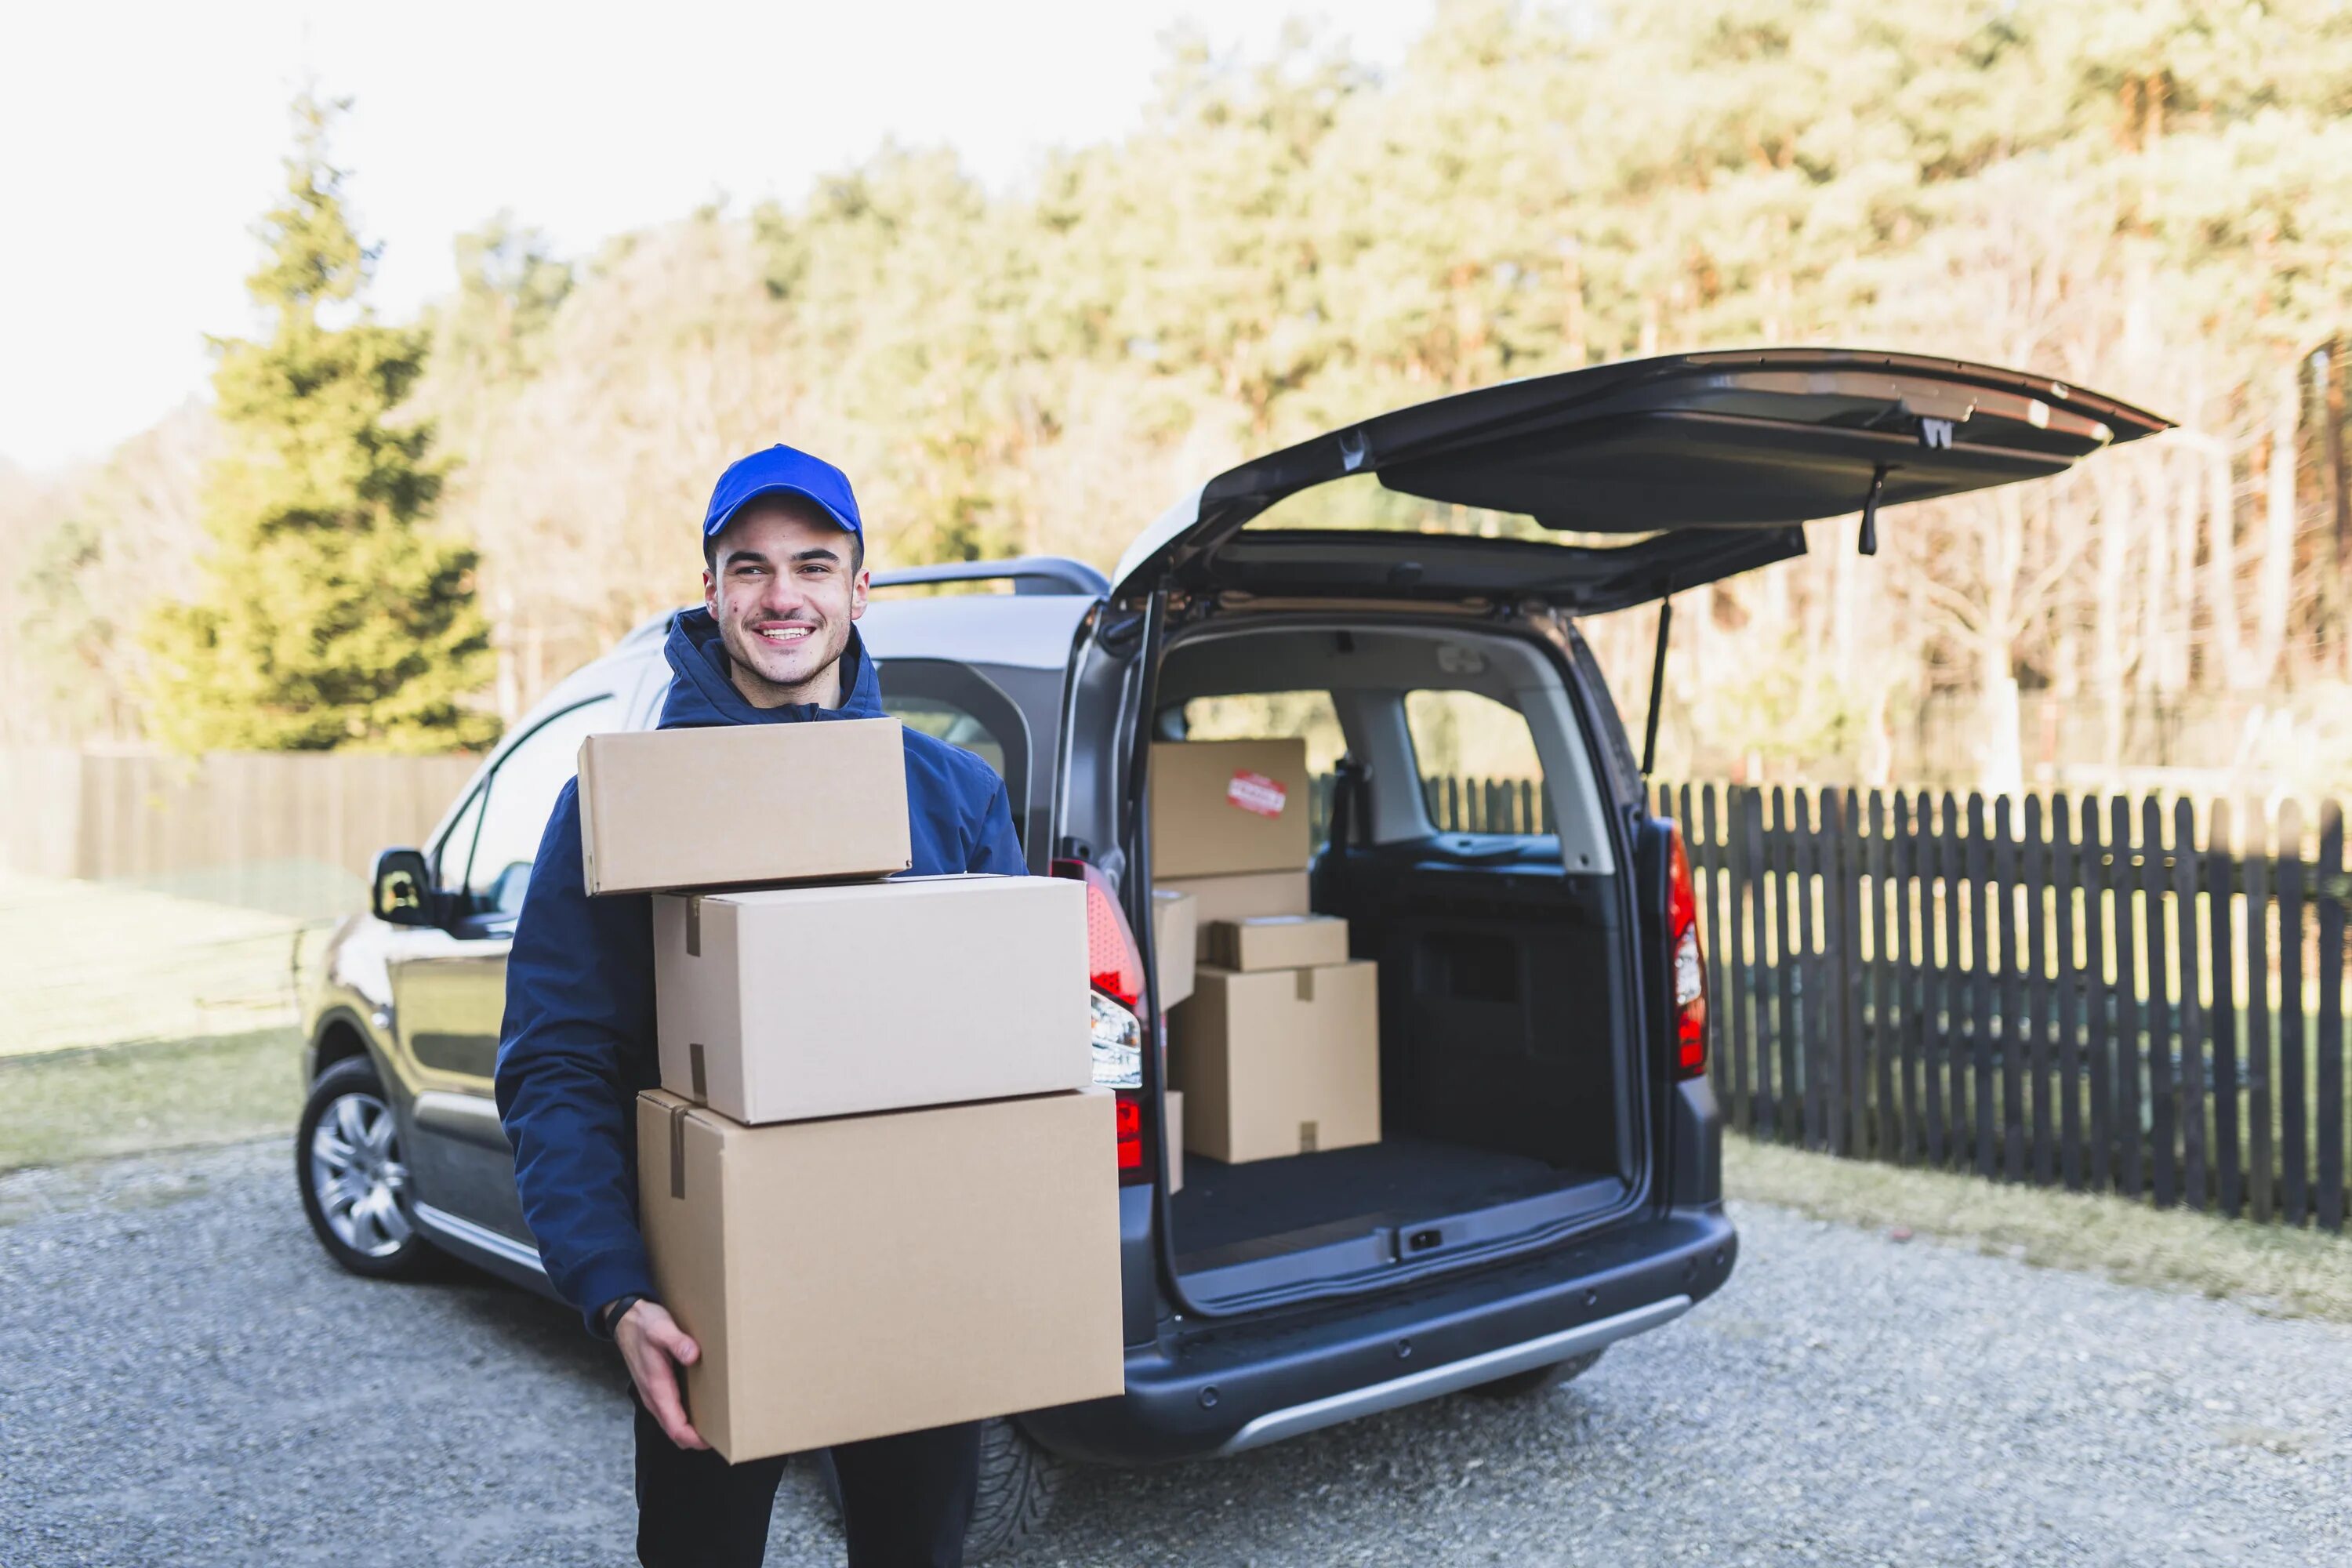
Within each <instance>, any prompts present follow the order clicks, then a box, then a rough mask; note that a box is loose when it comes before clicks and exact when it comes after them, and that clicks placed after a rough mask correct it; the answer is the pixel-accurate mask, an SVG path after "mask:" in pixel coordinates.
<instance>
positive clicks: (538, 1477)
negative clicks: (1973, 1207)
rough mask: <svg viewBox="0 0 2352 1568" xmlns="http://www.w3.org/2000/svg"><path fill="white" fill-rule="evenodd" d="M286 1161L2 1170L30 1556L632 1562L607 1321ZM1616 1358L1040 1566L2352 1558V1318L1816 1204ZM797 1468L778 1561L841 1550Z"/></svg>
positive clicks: (1032, 1559)
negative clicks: (366, 1262) (2207, 1291)
mask: <svg viewBox="0 0 2352 1568" xmlns="http://www.w3.org/2000/svg"><path fill="white" fill-rule="evenodd" d="M290 1167H291V1160H290V1159H289V1156H288V1153H287V1152H286V1151H285V1149H284V1148H283V1147H282V1146H279V1145H277V1144H274V1143H273V1144H268V1145H247V1146H242V1147H237V1148H232V1149H226V1150H216V1151H211V1152H203V1153H196V1154H187V1155H178V1156H171V1157H159V1158H151V1159H144V1160H137V1161H127V1162H122V1163H115V1164H110V1165H102V1166H84V1167H79V1168H76V1169H73V1170H69V1171H61V1172H26V1173H18V1174H16V1175H13V1176H7V1177H0V1564H5V1565H6V1568H20V1565H28V1564H47V1563H106V1564H131V1563H174V1564H178V1563H335V1564H339V1565H342V1564H351V1565H356V1564H372V1563H385V1564H393V1563H399V1564H410V1563H623V1562H625V1561H628V1560H629V1558H628V1555H627V1553H626V1551H625V1542H626V1541H627V1539H628V1533H629V1529H630V1524H631V1513H630V1509H629V1504H628V1492H627V1484H626V1451H627V1447H626V1445H627V1424H626V1420H625V1401H624V1399H623V1397H622V1394H621V1393H620V1385H619V1373H618V1372H617V1366H616V1363H610V1362H608V1361H607V1359H606V1357H607V1353H608V1352H606V1351H605V1350H604V1348H603V1347H601V1346H598V1345H596V1344H594V1343H593V1342H590V1341H589V1340H588V1339H586V1338H585V1337H584V1336H583V1334H582V1333H581V1332H580V1331H579V1328H578V1325H577V1322H576V1321H575V1320H574V1319H572V1316H571V1315H570V1314H569V1313H566V1312H563V1311H562V1310H559V1309H556V1308H553V1307H551V1306H549V1305H548V1304H546V1303H544V1302H541V1301H540V1300H536V1299H534V1298H531V1297H529V1296H526V1295H524V1294H522V1293H521V1292H520V1291H515V1290H510V1289H506V1288H504V1287H502V1286H499V1285H495V1284H491V1283H488V1282H485V1281H483V1280H481V1279H478V1278H473V1277H467V1276H462V1275H460V1276H458V1277H456V1278H453V1279H451V1280H449V1281H447V1282H443V1283H436V1284H427V1285H418V1286H387V1285H378V1284H371V1283H367V1282H364V1281H362V1280H359V1279H352V1278H350V1277H348V1276H346V1275H344V1274H342V1273H341V1272H340V1271H338V1270H337V1269H335V1268H333V1267H331V1265H330V1264H329V1263H328V1262H327V1261H326V1259H325V1258H324V1256H323V1255H322V1254H321V1253H320V1251H319V1249H318V1247H316V1246H315V1245H314V1244H313V1243H312V1241H311V1240H310V1235H309V1233H308V1232H307V1230H306V1229H305V1228H304V1226H303V1223H302V1219H301V1215H300V1212H299V1208H298V1206H297V1203H296V1199H295V1194H294V1186H293V1180H292V1176H291V1173H290ZM1739 1222H1740V1225H1741V1227H1742V1230H1743V1232H1744V1241H1743V1245H1742V1248H1741V1263H1740V1268H1739V1271H1738V1275H1737V1276H1736V1277H1735V1278H1734V1279H1733V1280H1732V1282H1731V1284H1730V1286H1729V1287H1728V1288H1727V1289H1725V1291H1724V1292H1723V1293H1722V1294H1721V1295H1719V1296H1717V1298H1716V1299H1715V1300H1712V1301H1710V1302H1708V1303H1706V1304H1705V1305H1704V1306H1702V1307H1701V1308H1699V1309H1698V1310H1697V1311H1696V1312H1694V1313H1693V1314H1692V1315H1691V1316H1690V1317H1688V1318H1685V1319H1684V1320H1683V1321H1680V1322H1678V1323H1676V1324H1675V1325H1673V1326H1671V1327H1669V1328H1667V1329H1665V1330H1664V1331H1661V1332H1659V1333H1656V1334H1653V1335H1650V1336H1649V1337H1647V1338H1645V1339H1642V1340H1637V1341H1635V1342H1632V1343H1630V1344H1627V1345H1622V1346H1620V1347H1619V1348H1618V1349H1617V1350H1615V1351H1614V1352H1612V1353H1611V1354H1610V1355H1609V1356H1608V1357H1607V1358H1606V1359H1604V1360H1603V1361H1602V1362H1601V1364H1600V1365H1599V1366H1598V1367H1596V1368H1595V1369H1594V1370H1593V1371H1592V1372H1591V1373H1588V1374H1587V1375H1586V1376H1585V1377H1584V1378H1583V1379H1582V1380H1581V1381H1580V1382H1579V1383H1577V1384H1573V1385H1571V1386H1570V1387H1568V1388H1564V1389H1560V1390H1557V1391H1554V1392H1553V1393H1550V1394H1546V1395H1543V1396H1540V1397H1538V1398H1535V1399H1532V1400H1528V1401H1524V1402H1520V1403H1516V1404H1501V1403H1496V1402H1491V1401H1485V1400H1480V1399H1476V1398H1473V1397H1467V1396H1465V1397H1457V1398H1454V1399H1450V1400H1445V1401H1443V1402H1440V1403H1438V1404H1435V1405H1423V1406H1421V1407H1419V1408H1416V1409H1412V1410H1407V1411H1402V1412H1398V1413H1395V1414H1392V1415H1384V1416H1380V1417H1375V1418H1373V1419H1370V1420H1367V1421H1362V1422H1359V1423H1356V1424H1354V1425H1352V1426H1343V1427H1339V1428H1336V1429H1334V1430H1331V1431H1327V1432H1322V1433H1318V1434H1315V1435H1313V1436H1308V1437H1305V1438H1302V1439H1299V1440H1297V1441H1294V1442H1291V1443H1288V1444H1285V1445H1279V1446H1277V1447H1273V1448H1268V1449H1264V1450H1261V1451H1259V1452H1256V1453H1254V1454H1250V1455H1245V1456H1243V1457H1241V1458H1235V1459H1229V1460H1223V1461H1211V1462H1204V1463H1199V1464H1192V1465H1186V1466H1181V1467H1177V1468H1170V1469H1164V1470H1160V1471H1156V1472H1149V1473H1142V1474H1118V1473H1099V1472H1089V1473H1087V1474H1085V1475H1083V1476H1081V1477H1080V1478H1079V1479H1078V1480H1077V1481H1076V1482H1075V1483H1074V1484H1073V1485H1072V1486H1071V1488H1070V1489H1068V1490H1067V1491H1066V1493H1065V1494H1064V1502H1063V1506H1062V1508H1061V1510H1060V1512H1059V1513H1058V1514H1057V1516H1056V1522H1055V1531H1054V1532H1053V1535H1052V1537H1051V1539H1050V1540H1048V1541H1047V1542H1045V1544H1044V1545H1042V1546H1041V1547H1039V1548H1037V1549H1035V1550H1034V1551H1033V1552H1029V1553H1027V1554H1025V1555H1024V1557H1023V1558H1022V1559H1021V1561H1022V1562H1024V1563H1087V1564H1093V1563H1188V1564H1189V1563H1207V1564H1223V1563H1234V1564H1240V1563H1254V1564H1258V1565H1260V1568H1272V1565H1275V1564H1324V1563H1511V1564H1534V1563H1580V1564H1583V1563H1590V1564H1610V1565H1619V1564H1639V1563H1903V1564H1915V1563H1968V1564H1981V1563H2054V1562H2082V1563H2132V1564H2147V1563H2201V1562H2214V1563H2297V1564H2301V1563H2327V1562H2339V1563H2340V1562H2346V1561H2352V1331H2347V1330H2346V1329H2343V1328H2339V1327H2335V1326H2331V1325H2326V1324H2317V1323H2307V1322H2291V1321H2273V1320H2268V1319H2264V1318H2261V1317H2257V1316H2255V1315H2253V1314H2252V1313H2250V1312H2247V1311H2245V1310H2241V1309H2239V1308H2236V1307H2232V1306H2230V1305H2227V1304H2224V1303H2219V1302H2213V1301H2207V1300H2200V1299H2198V1298H2194V1297H2189V1296H2182V1295H2169V1294H2163V1293H2158V1292H2152V1291H2147V1290H2140V1289H2130V1288H2126V1287H2121V1286H2116V1285H2110V1284H2106V1283H2104V1282H2101V1281H2097V1280H2094V1279H2084V1278H2081V1277H2078V1276H2074V1275H2069V1274H2063V1273H2056V1272H2050V1271H2045V1270H2040V1269H2034V1268H2027V1267H2026V1266H2024V1265H2022V1264H2017V1263H2011V1262H2008V1261H2005V1260H2002V1259H1997V1258H1981V1257H1978V1256H1975V1255H1973V1254H1968V1253H1962V1252H1958V1251H1956V1250H1952V1249H1948V1248H1945V1247H1937V1246H1935V1245H1932V1244H1929V1243H1927V1242H1913V1243H1909V1244H1907V1245H1905V1244H1898V1243H1896V1242H1894V1241H1891V1240H1888V1239H1886V1238H1885V1237H1879V1236H1874V1235H1871V1234H1868V1233H1864V1232H1860V1231H1854V1230H1846V1229H1839V1228H1834V1227H1831V1226H1823V1225H1819V1224H1815V1223H1813V1222H1811V1221H1807V1220H1804V1219H1801V1218H1798V1217H1795V1216H1793V1215H1789V1214H1786V1213H1784V1212H1781V1211H1778V1210H1773V1209H1769V1208H1764V1207H1760V1206H1756V1205H1748V1206H1746V1207H1744V1208H1742V1209H1741V1210H1740V1213H1739ZM839 1550H840V1548H839V1539H838V1537H837V1536H836V1535H835V1533H834V1531H833V1530H832V1527H831V1525H830V1524H829V1522H827V1521H826V1520H825V1518H824V1512H823V1510H822V1508H821V1506H820V1500H819V1498H818V1495H817V1492H816V1489H815V1483H814V1478H813V1477H812V1476H810V1475H808V1474H806V1473H795V1474H793V1476H791V1477H790V1478H788V1479H787V1481H786V1483H785V1488H784V1491H783V1493H782V1497H781V1498H780V1499H779V1500H778V1505H777V1515H776V1530H775V1537H774V1542H773V1546H772V1551H771V1553H770V1558H769V1561H770V1562H771V1563H779V1564H799V1563H837V1562H838V1561H839Z"/></svg>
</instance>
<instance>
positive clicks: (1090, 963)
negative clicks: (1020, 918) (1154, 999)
mask: <svg viewBox="0 0 2352 1568" xmlns="http://www.w3.org/2000/svg"><path fill="white" fill-rule="evenodd" d="M1054 875H1055V876H1056V877H1067V878H1069V879H1072V880H1074V881H1079V882H1084V883H1085V884H1086V885H1087V978H1088V979H1090V980H1091V981H1092V982H1093V983H1094V988H1095V989H1096V990H1097V991H1099V992H1101V993H1102V994H1104V995H1106V996H1114V997H1117V998H1118V1002H1119V1004H1120V1005H1122V1006H1124V1007H1126V1008H1128V1009H1129V1010H1130V1011H1140V1010H1141V1008H1142V1006H1143V955H1142V954H1141V953H1139V952H1137V951H1136V947H1135V932H1134V931H1132V930H1130V929H1129V926H1128V923H1127V914H1126V911H1124V910H1121V909H1120V908H1119V907H1118V899H1116V898H1114V897H1113V896H1112V895H1111V887H1110V879H1109V878H1108V877H1106V876H1104V875H1103V874H1102V872H1101V870H1100V869H1098V868H1096V867H1093V866H1089V865H1087V863H1086V862H1085V861H1084V860H1056V861H1055V862H1054Z"/></svg>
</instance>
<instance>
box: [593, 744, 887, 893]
mask: <svg viewBox="0 0 2352 1568" xmlns="http://www.w3.org/2000/svg"><path fill="white" fill-rule="evenodd" d="M906 755H907V754H906V742H905V738H904V736H903V735H902V734H901V732H900V731H899V728H898V721H897V720H896V719H837V720H826V721H822V722H818V723H807V724H732V725H727V726H724V727H719V728H712V729H693V730H650V731H638V732H635V733H623V734H611V735H591V736H589V737H588V739H587V740H586V742H583V744H582V745H581V748H580V850H581V862H582V870H583V873H584V875H585V877H586V879H587V885H588V890H589V891H590V892H591V893H645V892H653V891H656V890H659V889H672V888H723V887H740V886H743V885H746V884H751V883H769V882H804V881H832V880H849V879H858V878H868V877H887V876H889V875H890V874H891V873H892V872H894V871H903V870H905V869H906V868H907V867H908V864H909V863H910V862H911V860H912V858H913V854H912V851H911V850H910V848H909V847H908V832H907V761H906Z"/></svg>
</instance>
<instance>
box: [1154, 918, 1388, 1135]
mask: <svg viewBox="0 0 2352 1568" xmlns="http://www.w3.org/2000/svg"><path fill="white" fill-rule="evenodd" d="M1170 1025H1171V1033H1172V1034H1173V1035H1174V1037H1175V1038H1174V1040H1173V1041H1172V1042H1171V1047H1170V1050H1169V1078H1170V1081H1171V1082H1172V1083H1173V1084H1174V1085H1175V1086H1176V1087H1177V1088H1179V1089H1182V1090H1183V1092H1184V1100H1185V1105H1184V1111H1185V1115H1184V1146H1185V1147H1186V1148H1188V1149H1190V1150H1192V1152H1194V1153H1196V1154H1206V1155H1207V1156H1209V1158H1211V1159H1213V1160H1223V1161H1224V1162H1225V1163H1228V1164H1240V1163H1243V1162H1244V1161H1249V1160H1272V1159H1278V1158H1280V1157H1281V1156H1283V1155H1285V1154H1311V1153H1314V1152H1318V1151H1320V1150H1326V1149H1345V1148H1348V1147H1349V1146H1351V1145H1354V1144H1358V1143H1377V1142H1380V1138H1381V1045H1380V965H1379V964H1377V963H1371V962H1370V961H1369V960H1366V961H1362V962H1358V963H1335V964H1330V965H1327V966H1325V967H1323V968H1318V969H1269V970H1261V971H1259V972H1257V973H1254V974H1244V973H1240V972H1238V971H1235V970H1230V969H1219V968H1215V967H1213V966H1209V965H1203V966H1202V968H1201V970H1200V972H1199V973H1198V975H1197V977H1196V978H1195V980H1194V983H1193V991H1192V1000H1191V1001H1189V1002H1187V1003H1185V1004H1184V1005H1183V1007H1182V1008H1181V1009H1180V1010H1179V1011H1178V1012H1177V1013H1176V1014H1175V1015H1174V1016H1172V1017H1171V1020H1170Z"/></svg>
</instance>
